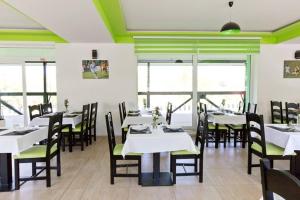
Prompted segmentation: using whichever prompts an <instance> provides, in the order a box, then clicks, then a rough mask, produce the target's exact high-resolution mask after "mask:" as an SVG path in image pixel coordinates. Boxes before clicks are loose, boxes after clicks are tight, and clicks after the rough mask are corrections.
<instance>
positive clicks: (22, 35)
mask: <svg viewBox="0 0 300 200" xmlns="http://www.w3.org/2000/svg"><path fill="white" fill-rule="evenodd" d="M0 40H1V41H43V42H58V43H65V42H67V41H66V40H64V39H63V38H61V37H59V36H58V35H56V34H54V33H52V32H51V31H48V30H20V29H0Z"/></svg>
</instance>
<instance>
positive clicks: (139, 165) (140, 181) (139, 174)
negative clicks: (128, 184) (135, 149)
mask: <svg viewBox="0 0 300 200" xmlns="http://www.w3.org/2000/svg"><path fill="white" fill-rule="evenodd" d="M138 182H139V185H141V184H142V157H140V158H139V160H138Z"/></svg>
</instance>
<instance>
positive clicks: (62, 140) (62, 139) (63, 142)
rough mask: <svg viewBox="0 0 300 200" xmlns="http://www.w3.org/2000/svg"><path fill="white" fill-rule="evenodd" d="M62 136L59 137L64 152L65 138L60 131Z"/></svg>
mask: <svg viewBox="0 0 300 200" xmlns="http://www.w3.org/2000/svg"><path fill="white" fill-rule="evenodd" d="M61 135H62V138H61V143H62V144H61V145H62V151H63V152H65V150H66V138H65V135H64V134H63V133H62V134H61Z"/></svg>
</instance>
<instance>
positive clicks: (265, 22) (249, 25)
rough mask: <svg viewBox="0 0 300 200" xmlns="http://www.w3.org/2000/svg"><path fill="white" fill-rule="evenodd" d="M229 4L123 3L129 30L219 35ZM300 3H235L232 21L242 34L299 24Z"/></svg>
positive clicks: (207, 0) (200, 0)
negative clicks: (238, 26) (211, 32)
mask: <svg viewBox="0 0 300 200" xmlns="http://www.w3.org/2000/svg"><path fill="white" fill-rule="evenodd" d="M228 1H229V0H120V2H121V3H122V7H123V11H124V15H125V19H126V23H127V29H128V30H139V31H219V30H220V29H221V27H222V26H223V25H224V24H225V23H226V22H228V21H229V16H230V11H229V7H228ZM299 8H300V0H263V1H262V0H236V1H235V2H234V6H233V8H232V11H231V12H232V21H234V22H237V23H238V24H239V25H240V26H241V29H242V31H273V30H276V29H278V28H280V27H282V26H285V25H288V24H290V23H293V22H295V21H297V20H300V11H299Z"/></svg>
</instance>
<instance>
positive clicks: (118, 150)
mask: <svg viewBox="0 0 300 200" xmlns="http://www.w3.org/2000/svg"><path fill="white" fill-rule="evenodd" d="M123 146H124V145H123V144H116V146H115V148H114V152H113V154H114V155H115V156H121V155H122V150H123ZM141 155H143V154H142V153H128V154H126V156H141Z"/></svg>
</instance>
